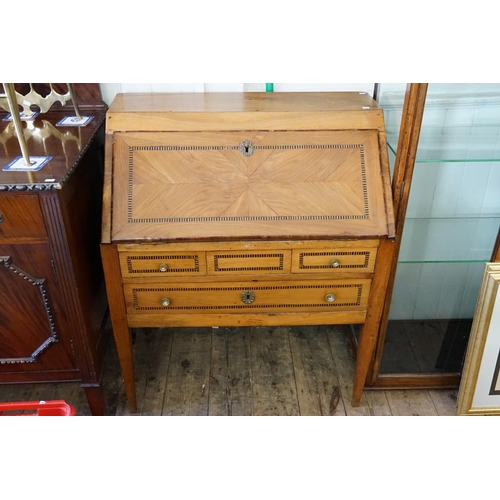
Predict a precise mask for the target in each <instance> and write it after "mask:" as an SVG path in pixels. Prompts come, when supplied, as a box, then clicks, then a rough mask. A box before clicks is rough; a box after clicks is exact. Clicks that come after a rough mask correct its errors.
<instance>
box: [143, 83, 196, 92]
mask: <svg viewBox="0 0 500 500" xmlns="http://www.w3.org/2000/svg"><path fill="white" fill-rule="evenodd" d="M151 91H152V92H203V91H204V84H203V83H152V84H151Z"/></svg>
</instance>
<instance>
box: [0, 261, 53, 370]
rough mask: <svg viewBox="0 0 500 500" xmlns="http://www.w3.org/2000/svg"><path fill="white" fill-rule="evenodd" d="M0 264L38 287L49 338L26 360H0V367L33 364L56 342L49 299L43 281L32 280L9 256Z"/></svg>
mask: <svg viewBox="0 0 500 500" xmlns="http://www.w3.org/2000/svg"><path fill="white" fill-rule="evenodd" d="M0 264H3V265H4V267H6V268H7V269H8V270H9V271H11V272H13V273H14V274H15V275H17V276H19V277H21V278H22V279H23V280H25V281H27V282H28V283H30V284H32V285H33V286H38V288H39V290H40V294H41V296H42V301H43V306H44V308H45V313H46V314H47V319H48V322H49V328H50V335H49V337H48V338H47V339H46V340H45V341H44V342H42V344H41V345H40V346H39V347H37V348H36V349H35V350H34V351H33V352H32V353H31V355H30V356H28V357H26V358H0V365H4V364H14V363H35V362H36V361H37V358H38V356H39V355H40V353H41V352H42V351H44V350H45V349H47V347H49V345H50V344H52V343H53V342H57V341H58V338H57V331H56V325H55V322H54V317H53V315H52V310H51V307H50V299H49V296H48V292H47V289H46V288H45V280H44V279H39V278H34V277H33V276H31V275H30V274H28V273H26V272H25V271H23V270H22V269H21V268H20V267H18V266H16V265H15V264H12V259H11V258H10V257H9V256H0Z"/></svg>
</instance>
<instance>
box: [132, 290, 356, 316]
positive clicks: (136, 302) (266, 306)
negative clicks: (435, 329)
mask: <svg viewBox="0 0 500 500" xmlns="http://www.w3.org/2000/svg"><path fill="white" fill-rule="evenodd" d="M329 287H331V288H332V289H333V290H335V289H337V290H338V289H339V288H355V289H357V297H356V302H333V303H329V302H320V303H317V304H243V303H242V304H240V305H220V306H219V305H216V306H175V305H174V306H172V305H170V306H169V307H168V310H169V311H171V310H219V309H271V308H282V309H293V308H310V307H346V306H349V307H356V306H360V305H361V295H362V291H363V285H358V284H345V285H338V284H331V285H290V286H288V285H287V286H252V291H261V290H299V289H303V290H311V289H322V290H325V289H328V288H329ZM246 290H248V287H210V288H185V287H171V288H134V289H133V290H132V296H133V299H134V309H135V310H137V311H164V310H165V308H164V307H159V306H158V307H141V306H139V297H138V293H141V292H162V293H165V294H168V292H203V293H206V292H226V291H236V292H242V291H246Z"/></svg>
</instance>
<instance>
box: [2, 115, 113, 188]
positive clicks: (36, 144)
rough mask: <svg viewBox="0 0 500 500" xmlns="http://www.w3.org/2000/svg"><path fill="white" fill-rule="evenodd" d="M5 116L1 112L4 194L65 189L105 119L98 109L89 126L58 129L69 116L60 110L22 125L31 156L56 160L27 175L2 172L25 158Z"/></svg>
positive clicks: (11, 123) (12, 128)
mask: <svg viewBox="0 0 500 500" xmlns="http://www.w3.org/2000/svg"><path fill="white" fill-rule="evenodd" d="M5 116H7V113H6V112H1V111H0V192H1V191H32V190H34V191H45V190H52V189H59V188H61V187H62V185H63V184H64V183H65V181H66V179H67V178H68V176H69V175H71V172H72V171H73V169H74V167H75V166H76V164H77V163H78V161H79V159H80V158H81V157H82V156H83V155H84V153H85V151H86V150H87V148H88V147H89V145H90V144H91V142H92V138H93V137H94V136H95V134H96V133H97V132H98V131H99V129H100V128H101V127H102V126H104V125H103V124H104V120H105V112H104V110H97V109H94V110H92V116H93V117H94V118H93V119H92V120H91V121H90V122H89V123H88V124H87V125H86V126H85V127H60V126H58V125H57V123H58V122H59V121H60V120H61V118H62V117H63V116H65V115H64V114H62V113H61V112H60V111H59V112H55V111H54V112H53V111H49V112H48V113H44V114H40V115H38V116H37V117H36V118H35V119H34V120H32V121H29V122H22V124H23V130H24V136H25V137H26V144H27V147H28V151H29V154H30V156H50V157H52V159H51V160H50V161H49V162H48V163H47V164H46V165H45V166H44V167H42V168H41V169H40V170H38V171H34V172H26V171H20V170H18V171H4V170H2V169H3V168H4V167H6V166H7V165H9V163H11V162H12V161H13V160H14V159H15V158H17V157H18V156H20V155H21V150H20V147H19V143H18V141H17V137H16V132H15V128H14V124H13V122H12V121H5V120H3V119H4V118H5Z"/></svg>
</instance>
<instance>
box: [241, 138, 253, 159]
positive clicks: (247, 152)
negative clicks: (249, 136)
mask: <svg viewBox="0 0 500 500" xmlns="http://www.w3.org/2000/svg"><path fill="white" fill-rule="evenodd" d="M239 149H240V153H241V154H242V155H243V156H252V154H253V150H254V145H253V144H252V143H251V142H250V141H247V140H244V141H242V142H241V144H240V147H239Z"/></svg>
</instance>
